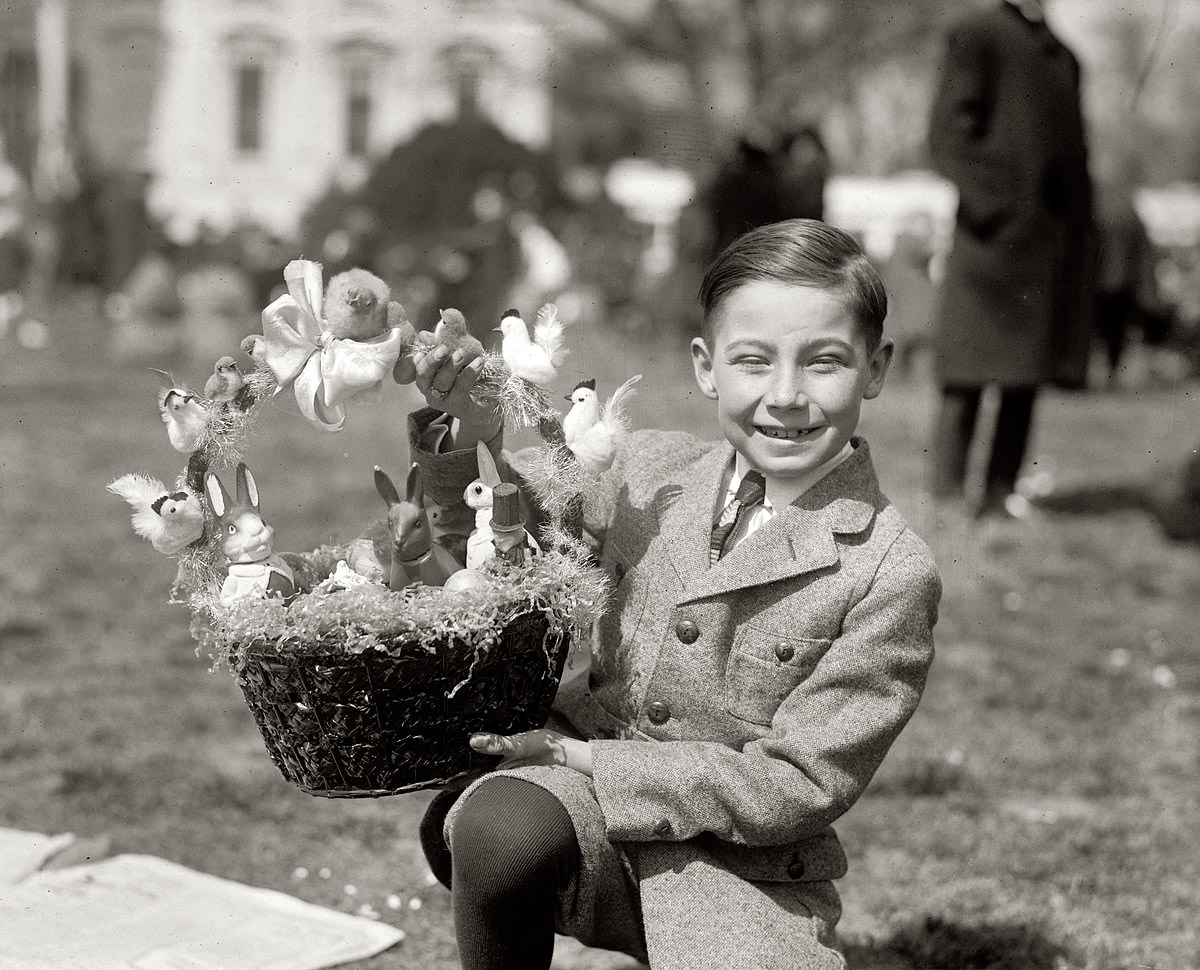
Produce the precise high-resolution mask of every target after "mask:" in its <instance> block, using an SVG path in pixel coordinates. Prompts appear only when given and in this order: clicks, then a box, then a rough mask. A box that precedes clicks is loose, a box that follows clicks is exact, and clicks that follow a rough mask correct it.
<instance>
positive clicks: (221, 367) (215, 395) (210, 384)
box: [204, 356, 246, 404]
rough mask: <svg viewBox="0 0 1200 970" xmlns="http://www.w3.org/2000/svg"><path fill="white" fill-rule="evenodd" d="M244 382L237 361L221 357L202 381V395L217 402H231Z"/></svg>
mask: <svg viewBox="0 0 1200 970" xmlns="http://www.w3.org/2000/svg"><path fill="white" fill-rule="evenodd" d="M245 383H246V379H245V378H244V377H243V376H242V369H241V368H240V367H238V363H237V361H236V360H234V359H233V358H232V357H228V356H226V357H221V358H219V359H218V360H217V362H216V364H214V365H213V372H212V374H210V375H209V378H208V380H207V381H206V382H205V383H204V396H205V397H206V398H208V399H209V400H210V401H215V402H216V403H217V404H232V403H233V401H234V398H236V397H237V396H238V392H239V391H240V390H241V389H242V386H243V385H244V384H245Z"/></svg>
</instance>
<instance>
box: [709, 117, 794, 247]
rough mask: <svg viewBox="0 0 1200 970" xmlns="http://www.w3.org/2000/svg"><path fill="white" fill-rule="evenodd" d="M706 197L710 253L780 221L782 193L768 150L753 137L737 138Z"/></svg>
mask: <svg viewBox="0 0 1200 970" xmlns="http://www.w3.org/2000/svg"><path fill="white" fill-rule="evenodd" d="M707 201H708V211H709V219H710V221H711V223H712V236H711V242H712V256H713V257H715V256H716V254H717V253H719V252H720V251H721V250H722V249H724V248H725V247H726V246H728V245H729V244H730V243H731V242H733V241H734V240H735V239H736V238H737V237H738V236H740V235H741V234H742V233H744V232H746V231H748V230H750V229H754V228H756V227H758V226H765V225H766V224H767V223H769V222H777V221H779V218H780V206H781V201H782V193H781V191H780V184H779V172H778V167H777V166H776V165H775V160H774V159H773V158H772V155H771V152H770V151H769V150H768V149H767V148H765V147H763V145H762V144H760V143H759V141H758V140H757V139H756V138H754V137H751V136H749V135H746V136H743V137H742V138H740V139H739V140H738V143H737V146H736V147H735V149H734V153H733V155H732V157H731V158H729V159H728V160H727V161H726V163H725V164H724V165H723V166H722V168H721V170H720V171H719V172H718V173H717V175H716V177H715V178H714V179H713V182H712V185H711V186H710V187H709V190H708V196H707Z"/></svg>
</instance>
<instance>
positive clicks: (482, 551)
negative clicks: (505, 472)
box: [463, 441, 500, 569]
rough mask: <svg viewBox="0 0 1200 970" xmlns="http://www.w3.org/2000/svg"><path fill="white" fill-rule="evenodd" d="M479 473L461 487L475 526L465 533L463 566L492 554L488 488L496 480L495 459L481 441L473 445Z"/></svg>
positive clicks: (475, 564) (476, 565) (473, 566)
mask: <svg viewBox="0 0 1200 970" xmlns="http://www.w3.org/2000/svg"><path fill="white" fill-rule="evenodd" d="M475 454H476V458H477V460H478V462H479V477H478V478H477V479H475V481H473V482H471V484H470V485H468V486H467V487H466V489H465V490H464V491H463V501H464V502H466V503H467V507H468V508H470V509H474V510H475V530H474V531H473V532H472V533H471V534H470V536H468V537H467V568H468V569H478V568H479V567H480V566H482V565H483V564H484V563H485V562H487V560H489V559H491V558H492V556H494V555H495V554H496V547H495V545H493V543H492V540H493V538H494V536H493V534H492V491H493V490H494V489H495V487H496V486H497V485H499V484H500V470H499V469H498V468H497V467H496V460H495V459H494V458H493V457H492V453H491V452H490V451H488V447H487V445H485V444H484V443H483V442H482V441H481V442H479V443H478V444H477V445H476V446H475Z"/></svg>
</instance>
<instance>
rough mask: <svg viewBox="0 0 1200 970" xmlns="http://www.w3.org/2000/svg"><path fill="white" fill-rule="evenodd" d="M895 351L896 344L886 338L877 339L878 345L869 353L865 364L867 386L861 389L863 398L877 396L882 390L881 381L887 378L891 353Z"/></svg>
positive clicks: (868, 398) (890, 363)
mask: <svg viewBox="0 0 1200 970" xmlns="http://www.w3.org/2000/svg"><path fill="white" fill-rule="evenodd" d="M895 352H896V345H895V344H894V343H893V342H892V341H890V340H887V339H886V338H885V339H883V340H880V341H879V346H878V347H876V348H875V353H873V354H872V355H871V360H870V362H869V363H868V364H867V386H866V387H865V388H864V389H863V400H866V401H869V400H871V399H872V398H876V397H879V392H880V391H882V390H883V382H884V381H885V380H887V372H888V368H889V367H891V365H892V355H893V354H894V353H895Z"/></svg>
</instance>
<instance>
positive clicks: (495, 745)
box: [471, 728, 592, 778]
mask: <svg viewBox="0 0 1200 970" xmlns="http://www.w3.org/2000/svg"><path fill="white" fill-rule="evenodd" d="M471 747H472V748H473V749H474V750H476V751H479V752H482V753H483V754H498V755H502V756H503V760H502V761H501V762H500V764H499V765H498V766H497V767H500V768H516V767H518V766H521V765H565V766H566V767H568V768H573V769H574V770H575V771H578V772H580V773H581V774H584V775H587V776H588V777H589V778H590V777H591V774H592V749H591V746H590V745H589V744H588V743H587V742H586V741H580V740H578V739H577V738H571V737H567V735H565V734H563V733H561V732H559V731H555V730H553V729H551V728H539V729H538V730H536V731H523V732H522V733H520V734H510V735H508V736H505V735H502V734H487V733H479V734H472V735H471Z"/></svg>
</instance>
